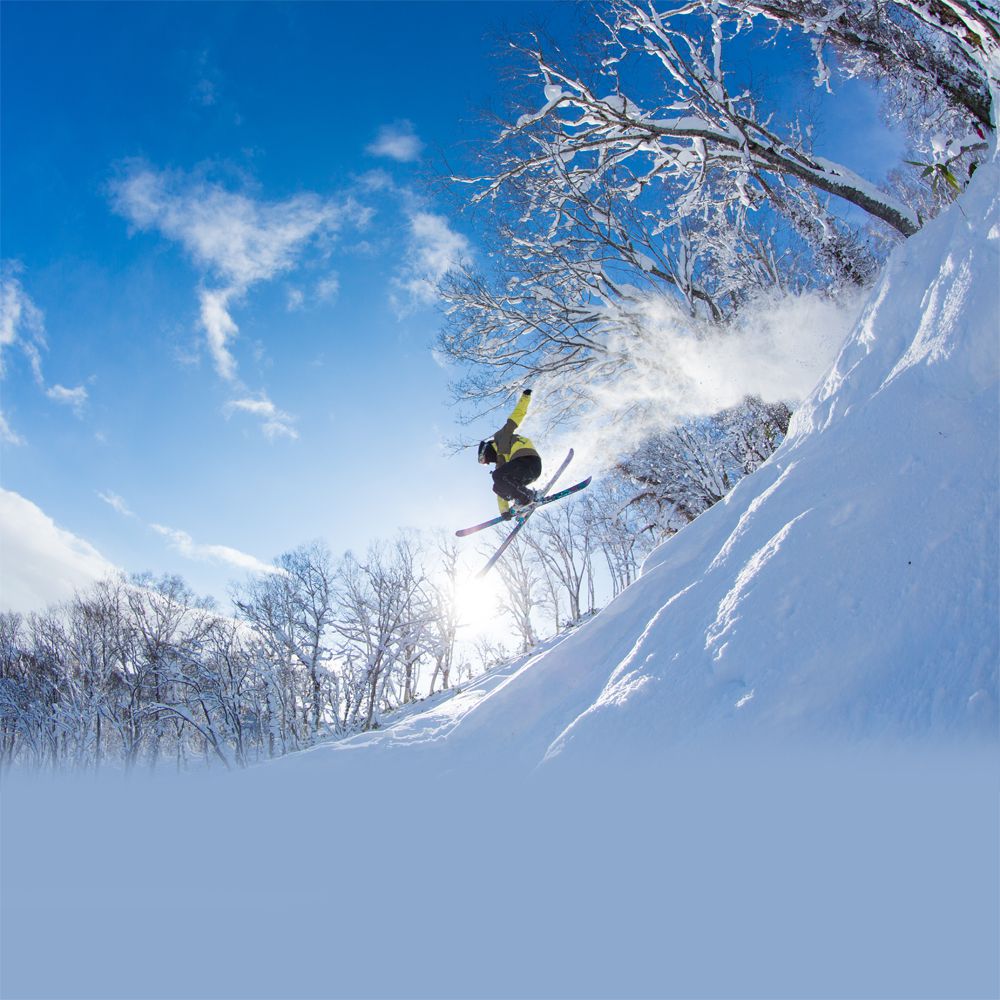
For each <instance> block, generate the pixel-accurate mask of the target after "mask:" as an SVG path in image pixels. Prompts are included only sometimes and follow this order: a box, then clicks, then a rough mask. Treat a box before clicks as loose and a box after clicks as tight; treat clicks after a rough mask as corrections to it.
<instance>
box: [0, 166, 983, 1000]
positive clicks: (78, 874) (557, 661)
mask: <svg viewBox="0 0 1000 1000" xmlns="http://www.w3.org/2000/svg"><path fill="white" fill-rule="evenodd" d="M998 174H1000V171H998V169H997V165H996V164H990V165H988V166H983V167H981V168H980V170H979V171H978V173H977V174H976V177H975V180H974V182H973V184H972V185H971V187H970V189H969V190H968V192H967V193H966V194H965V196H964V197H963V198H962V199H961V201H960V202H959V203H958V204H957V205H956V206H954V207H953V208H952V209H951V210H950V211H948V212H947V213H945V214H944V215H943V216H942V217H941V218H939V219H938V220H936V221H935V222H933V223H931V224H930V225H928V226H927V227H926V228H925V229H924V230H923V231H922V232H921V233H919V234H918V235H917V236H915V237H913V238H912V239H910V240H909V241H908V242H907V244H906V245H905V246H903V247H901V248H900V249H899V250H898V251H897V252H896V254H895V255H894V256H893V258H892V260H891V262H890V264H889V266H888V268H887V269H886V272H885V274H884V276H883V278H882V280H881V281H880V283H879V285H878V287H877V288H876V289H875V291H874V294H873V295H872V298H871V302H870V304H869V306H868V308H867V309H866V311H865V312H864V314H863V316H862V319H861V320H860V322H859V324H858V327H857V329H856V330H855V331H854V333H853V334H852V336H851V337H850V338H849V339H848V341H847V343H846V344H845V346H844V349H843V351H842V353H841V355H840V357H839V359H838V361H837V363H836V365H835V366H834V368H833V370H832V371H831V372H830V373H829V375H828V377H827V378H826V379H825V380H824V382H823V383H822V384H821V385H820V386H819V387H818V388H817V390H816V391H815V393H814V394H813V395H812V397H811V398H810V399H809V400H808V401H807V402H806V404H805V405H804V406H803V407H801V408H800V410H799V411H798V413H797V414H796V417H795V422H794V425H793V428H792V430H791V433H790V434H789V436H788V439H787V441H786V442H785V444H784V445H783V447H782V448H781V449H780V451H779V452H778V453H777V454H776V455H775V456H774V457H773V458H772V460H771V461H770V462H769V463H768V464H767V465H765V466H764V467H763V468H762V469H760V470H759V471H758V472H757V473H756V474H755V475H753V476H751V477H750V478H748V479H746V480H745V481H744V482H742V483H741V484H740V486H739V487H738V488H737V489H736V490H734V491H733V493H732V494H731V495H730V496H729V497H728V498H727V499H726V501H725V502H723V503H720V504H718V505H716V506H715V507H714V508H713V509H711V510H710V511H708V512H707V513H706V514H704V515H703V516H702V517H700V518H698V520H697V521H696V522H694V523H693V524H691V525H690V526H688V527H687V528H685V529H684V531H682V532H681V533H680V534H678V535H677V536H676V537H675V538H673V539H672V540H671V541H669V542H668V543H667V544H665V545H663V546H662V547H661V548H660V549H658V550H657V551H656V552H655V553H654V554H653V555H652V557H651V558H650V559H649V561H648V563H647V566H646V569H645V572H644V574H643V576H642V577H641V579H640V580H639V581H638V582H637V583H636V584H635V585H634V586H632V587H631V588H630V589H629V590H627V591H626V592H625V593H624V594H622V595H621V596H620V597H619V598H618V599H617V600H616V601H615V602H613V603H612V604H611V605H610V606H609V607H608V608H607V609H605V610H604V611H603V612H602V613H601V614H600V615H598V616H597V617H595V618H594V619H592V620H591V621H590V622H588V623H587V624H586V625H584V626H582V627H581V628H580V629H578V630H577V631H575V632H574V633H572V634H570V635H569V636H567V637H565V638H563V639H561V640H559V641H554V642H552V643H550V644H549V646H548V647H547V648H546V649H543V650H539V651H538V653H537V655H533V656H531V657H529V658H527V659H525V660H524V661H522V662H519V663H514V664H511V665H510V666H509V667H508V668H505V669H503V670H499V671H496V672H494V673H492V674H490V675H489V676H487V677H484V678H481V679H480V680H478V681H477V682H476V683H475V684H473V685H470V686H468V687H467V688H465V689H464V690H462V691H460V692H454V693H451V694H450V695H447V696H438V697H436V698H435V699H433V701H431V702H429V703H427V704H426V705H424V706H422V710H421V711H410V712H408V713H407V714H406V715H405V716H402V717H400V718H399V720H398V721H397V722H396V723H395V724H394V725H392V726H389V727H387V728H386V729H384V730H382V731H380V732H376V733H371V734H365V735H364V736H360V737H357V738H355V739H352V740H347V741H344V742H342V743H336V744H329V745H327V746H322V747H317V748H315V749H313V750H312V751H310V752H308V753H303V754H299V755H295V756H293V757H290V758H285V759H282V760H278V761H275V762H274V763H272V764H269V765H267V766H264V767H259V768H254V769H251V770H250V771H249V772H242V773H240V774H236V775H218V774H217V775H214V776H209V778H207V779H199V778H195V777H192V776H187V777H185V778H184V779H183V780H181V781H177V782H173V783H171V782H164V781H162V780H161V781H146V780H144V779H143V778H138V777H133V779H132V780H131V781H130V782H128V783H127V784H125V785H124V786H123V785H119V784H117V783H114V782H112V783H110V784H109V783H97V782H95V783H90V782H81V781H73V782H68V781H67V782H52V783H47V782H43V781H39V780H37V779H34V778H31V777H28V776H15V778H14V780H8V782H7V783H6V785H5V787H4V790H3V801H2V805H3V808H2V811H0V821H2V827H0V832H2V839H0V848H2V851H3V883H2V886H0V888H2V892H0V906H2V913H0V917H2V920H0V959H2V961H0V994H2V995H3V996H5V997H6V996H10V997H28V996H35V997H49V998H51V997H57V996H58V997H73V998H81V997H101V998H105V1000H106V998H110V997H122V998H124V997H130V998H137V997H143V996H149V997H167V996H170V997H175V996H176V997H185V996H187V997H233V998H236V997H240V998H246V997H260V998H273V997H282V998H286V997H287V998H293V997H295V998H297V997H328V996H348V997H359V996H371V997H388V996H399V997H418V996H426V997H473V996H484V997H513V996H535V997H543V996H544V997H595V998H596V997H669V996H674V997H699V996H700V997H713V998H719V997H734V998H736V997H739V998H744V997H770V998H778V997H799V998H802V997H831V996H836V997H859V998H860V997H865V998H874V997H879V998H881V997H910V998H912V997H926V998H940V997H945V996H947V997H955V998H958V997H995V996H997V995H998V991H1000V971H998V970H1000V954H998V941H1000V911H998V900H997V891H996V887H997V885H998V884H1000V863H998V851H997V844H998V838H1000V830H998V822H1000V818H998V814H997V810H996V802H997V768H996V731H997V703H998V692H997V663H998V638H997V635H998V583H997V571H998V563H1000V545H998V520H1000V518H998V508H997V497H998V443H1000V433H998V432H1000V417H998V381H997V380H998V370H1000V362H998V315H1000V310H998V301H997V291H998V280H997V279H998V276H1000V260H998V246H1000V209H998V191H1000V183H998V181H1000V176H998ZM980 737H985V738H986V740H985V746H986V754H985V755H984V754H983V753H982V743H981V741H980V739H979V738H980ZM970 744H973V745H974V746H970ZM734 750H735V752H734ZM598 765H601V766H598Z"/></svg>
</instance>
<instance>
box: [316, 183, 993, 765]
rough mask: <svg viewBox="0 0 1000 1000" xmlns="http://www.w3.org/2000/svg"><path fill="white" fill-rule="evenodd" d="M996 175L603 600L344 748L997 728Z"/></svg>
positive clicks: (922, 735) (874, 736) (459, 748)
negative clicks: (640, 567) (785, 413)
mask: <svg viewBox="0 0 1000 1000" xmlns="http://www.w3.org/2000/svg"><path fill="white" fill-rule="evenodd" d="M998 191H1000V184H998V169H997V165H996V164H995V163H994V164H991V165H989V166H985V167H983V168H982V169H981V170H980V171H979V172H978V174H977V175H976V178H975V182H974V183H973V185H972V186H971V187H970V189H969V191H968V193H967V194H966V196H965V197H964V199H963V200H962V203H961V205H958V206H956V207H954V208H953V209H952V210H951V211H949V212H947V213H945V214H944V215H943V216H942V217H940V218H939V219H937V220H935V221H934V222H932V223H930V224H929V225H928V226H926V228H925V229H924V230H923V231H922V232H921V233H919V234H918V235H917V236H915V237H913V238H912V239H911V240H909V241H908V242H907V243H906V244H905V245H903V246H902V247H900V248H899V250H898V251H897V252H896V253H895V255H894V256H893V258H892V260H891V261H890V263H889V265H888V267H887V269H886V271H885V273H884V275H883V276H882V278H881V280H880V282H879V284H878V285H877V287H876V288H875V289H874V292H873V294H872V296H871V300H870V303H869V304H868V306H867V308H866V309H865V311H864V312H863V314H862V317H861V319H860V321H859V323H858V325H857V327H856V329H855V330H854V332H853V334H852V335H851V336H850V337H849V338H848V341H847V343H846V344H845V345H844V347H843V350H842V352H841V354H840V356H839V358H838V359H837V362H836V364H835V365H834V367H833V370H832V371H831V372H830V373H829V374H828V376H827V377H826V378H825V379H824V380H823V382H822V383H821V384H820V385H819V386H818V387H817V389H816V390H815V391H814V392H813V394H812V395H811V396H810V398H809V399H808V400H807V401H806V402H805V404H804V405H803V406H802V407H801V408H800V409H799V410H798V411H797V412H796V415H795V418H794V421H793V424H792V426H791V428H790V431H789V435H788V438H787V440H786V441H785V443H784V445H783V446H782V447H781V449H780V450H779V451H778V452H777V453H776V454H775V455H774V456H773V457H772V459H771V460H770V461H769V462H768V463H767V464H766V465H764V466H763V467H762V468H761V469H760V470H759V471H758V472H757V473H755V474H754V475H752V476H750V477H748V478H747V479H745V480H743V481H742V482H741V483H740V485H739V486H738V487H737V488H736V489H735V490H734V491H733V492H732V493H731V494H730V495H729V496H727V497H726V499H725V500H724V501H723V502H722V503H720V504H718V505H717V506H715V507H714V508H712V509H710V510H709V511H708V512H707V513H705V514H703V515H702V516H701V517H700V518H698V519H697V521H695V522H694V523H693V524H691V525H690V526H689V527H687V528H685V529H684V530H683V531H681V532H680V533H679V534H678V535H676V536H675V537H674V538H672V539H671V540H670V541H668V542H667V543H665V544H664V545H662V546H661V547H660V548H659V549H658V550H657V551H656V552H654V553H653V555H652V556H651V557H650V558H649V560H648V562H647V564H646V567H645V570H644V574H643V576H642V578H641V579H640V580H639V581H638V582H637V583H636V584H634V585H633V586H632V587H631V588H630V589H629V590H628V591H626V592H625V593H624V594H622V595H621V596H620V597H619V598H618V599H617V600H616V601H615V602H614V603H613V604H612V605H611V606H610V607H608V608H607V609H606V610H605V611H604V612H603V613H601V614H600V615H598V616H597V617H596V618H595V619H593V620H592V621H590V622H588V623H587V624H586V625H584V626H583V627H582V628H580V629H579V630H578V631H577V632H576V633H575V634H573V635H571V636H570V637H569V638H567V639H566V640H565V641H564V642H562V643H560V644H559V645H558V646H557V647H556V648H554V649H553V650H551V651H550V652H548V653H545V654H543V655H539V656H536V657H534V658H532V659H531V660H530V661H529V662H527V663H526V664H524V665H523V666H522V668H521V669H520V670H519V671H518V672H517V673H516V674H515V675H514V676H511V677H509V678H506V679H505V680H504V683H503V684H502V685H501V686H499V687H496V688H495V689H493V690H490V692H489V695H488V697H484V698H482V699H459V700H457V701H456V702H455V703H452V704H449V705H448V706H447V707H446V708H442V709H438V710H436V711H434V712H433V713H432V714H431V715H430V716H429V717H428V719H427V720H425V723H426V733H427V736H426V738H425V739H423V740H422V739H420V738H419V737H417V736H416V735H415V732H414V728H413V725H412V723H409V722H408V723H407V724H406V726H405V727H399V728H394V729H390V730H389V731H388V732H387V733H386V734H382V735H380V736H378V737H376V738H374V739H372V738H370V737H368V738H361V739H359V740H356V741H354V743H353V744H352V747H357V746H358V745H359V744H361V743H367V742H375V743H378V744H380V745H381V744H386V745H405V746H406V747H407V748H408V749H409V750H410V751H411V752H412V750H413V747H414V746H419V745H420V744H422V743H427V745H428V746H429V747H430V746H433V749H434V751H435V752H436V753H438V754H442V755H444V757H445V758H446V760H445V761H444V762H443V763H442V765H441V766H443V767H444V768H446V769H450V768H452V767H453V766H454V762H453V760H452V758H454V757H457V758H459V759H462V760H467V759H469V758H470V756H472V757H474V759H477V760H482V759H483V758H484V757H488V758H490V759H491V760H492V761H493V762H494V763H496V764H502V765H509V766H514V767H515V768H532V767H534V766H536V765H538V764H540V763H541V762H543V761H551V760H552V759H553V758H555V757H557V756H562V757H563V758H567V757H575V756H578V755H581V754H588V753H589V754H591V755H594V756H596V757H597V758H598V759H600V758H604V757H606V756H607V755H608V753H609V752H613V751H614V752H619V753H623V754H634V753H637V752H641V753H646V754H648V753H650V752H657V751H659V750H662V749H663V748H664V747H667V746H670V745H672V744H683V743H688V742H691V741H692V740H698V741H704V740H708V739H717V738H719V737H724V738H730V737H734V738H739V737H745V736H752V737H755V738H756V739H758V740H761V741H773V740H775V739H784V738H788V737H794V738H796V739H798V740H813V739H815V738H820V740H827V739H837V740H847V741H849V742H857V741H863V742H884V741H887V740H893V741H894V740H897V739H899V738H904V739H907V740H911V739H916V740H920V741H926V740H931V741H935V742H936V741H938V740H941V739H944V740H952V739H955V738H965V737H971V738H975V737H995V735H996V734H997V731H998V690H997V678H998V674H997V665H998V663H1000V643H998V638H1000V611H998V609H1000V598H998V568H1000V561H998V553H1000V535H998V531H1000V509H998V496H1000V464H998V444H1000V441H998V428H1000V410H998V404H1000V384H998V376H1000V334H998V317H1000V305H998V289H997V284H996V276H997V275H998V274H1000V195H998ZM442 714H443V715H445V716H447V717H448V719H449V723H448V725H447V726H444V725H442V724H440V723H441V718H442ZM404 733H405V736H404ZM320 752H323V751H320ZM334 752H335V753H336V750H334Z"/></svg>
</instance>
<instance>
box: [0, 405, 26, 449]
mask: <svg viewBox="0 0 1000 1000" xmlns="http://www.w3.org/2000/svg"><path fill="white" fill-rule="evenodd" d="M0 441H3V442H4V444H10V445H22V444H24V438H23V437H21V435H20V434H18V433H17V431H15V430H14V429H13V428H12V427H11V426H10V424H8V423H7V418H6V417H5V416H4V415H3V414H2V413H0Z"/></svg>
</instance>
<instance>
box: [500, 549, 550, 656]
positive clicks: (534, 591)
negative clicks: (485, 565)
mask: <svg viewBox="0 0 1000 1000" xmlns="http://www.w3.org/2000/svg"><path fill="white" fill-rule="evenodd" d="M496 569H497V572H498V573H499V574H500V579H501V581H502V582H503V586H504V596H503V610H504V612H505V613H506V614H507V615H508V616H509V617H510V619H511V621H512V622H513V624H514V631H515V633H516V634H517V635H518V637H519V638H520V640H521V652H522V653H526V652H528V650H529V649H531V647H532V646H534V645H535V643H536V642H537V641H538V640H537V636H536V633H535V626H534V623H533V622H532V618H531V616H532V612H533V611H535V609H536V608H537V607H538V606H539V603H540V602H539V599H538V589H539V585H540V582H541V578H540V576H539V572H538V567H537V566H536V565H535V564H534V561H533V559H532V558H531V547H530V545H529V544H528V542H527V539H525V538H524V533H523V532H522V534H521V535H519V536H518V537H517V538H516V539H515V540H514V542H513V543H512V544H511V545H510V546H508V548H507V551H506V552H505V553H504V555H503V558H502V559H500V561H499V562H498V563H497V564H496Z"/></svg>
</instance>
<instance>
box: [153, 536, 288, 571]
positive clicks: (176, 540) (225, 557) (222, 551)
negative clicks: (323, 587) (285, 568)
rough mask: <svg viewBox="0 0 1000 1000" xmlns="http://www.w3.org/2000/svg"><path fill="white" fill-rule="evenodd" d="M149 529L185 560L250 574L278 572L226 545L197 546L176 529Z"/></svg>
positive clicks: (196, 543)
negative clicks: (227, 567)
mask: <svg viewBox="0 0 1000 1000" xmlns="http://www.w3.org/2000/svg"><path fill="white" fill-rule="evenodd" d="M151 527H152V529H153V530H154V531H155V532H157V534H160V535H162V536H163V537H164V538H166V539H167V540H168V541H169V542H170V545H171V547H172V548H173V549H175V550H176V551H177V552H180V554H181V555H183V556H184V557H185V558H187V559H194V560H197V561H198V562H221V563H226V564H228V565H230V566H235V567H236V568H237V569H241V570H246V571H248V572H251V573H277V572H279V570H278V569H277V568H276V567H274V566H270V565H268V564H267V563H265V562H261V561H260V560H259V559H258V558H257V557H256V556H252V555H249V554H247V553H246V552H241V551H240V550H239V549H234V548H231V547H230V546H228V545H204V544H199V543H198V542H195V540H194V539H193V538H192V537H191V536H190V535H189V534H188V533H187V532H186V531H181V530H179V529H178V528H168V527H166V526H164V525H162V524H154V525H151Z"/></svg>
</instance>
